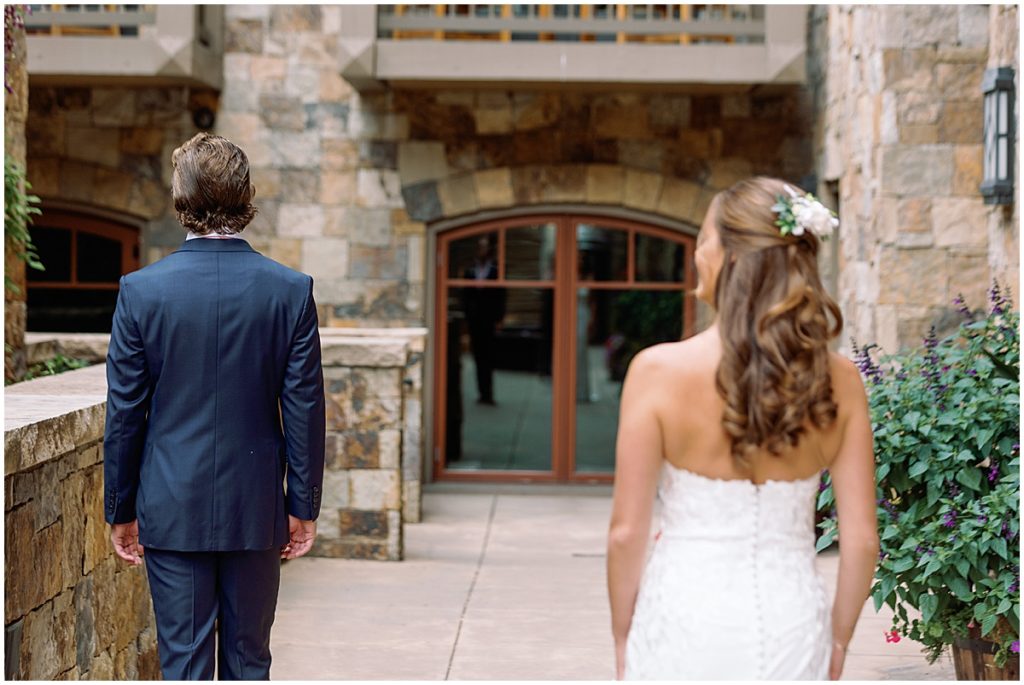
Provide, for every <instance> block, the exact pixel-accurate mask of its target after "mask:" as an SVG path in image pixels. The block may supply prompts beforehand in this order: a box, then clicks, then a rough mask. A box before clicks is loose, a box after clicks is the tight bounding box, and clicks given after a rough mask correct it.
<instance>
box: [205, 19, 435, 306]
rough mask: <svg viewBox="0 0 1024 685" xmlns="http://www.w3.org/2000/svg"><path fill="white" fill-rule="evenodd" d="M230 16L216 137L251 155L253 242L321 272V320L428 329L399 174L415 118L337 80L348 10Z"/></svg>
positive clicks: (417, 248)
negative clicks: (255, 207)
mask: <svg viewBox="0 0 1024 685" xmlns="http://www.w3.org/2000/svg"><path fill="white" fill-rule="evenodd" d="M225 12H226V45H225V53H224V77H225V78H224V90H223V92H222V93H221V96H220V111H219V113H218V118H217V125H216V132H217V133H219V134H221V135H223V136H225V137H227V138H229V139H231V140H233V141H235V142H236V143H238V144H239V145H240V146H241V147H242V148H243V149H244V150H245V151H246V153H247V154H248V155H249V161H250V164H251V166H252V179H253V184H254V185H255V186H256V204H257V205H258V207H259V209H260V214H259V215H258V216H257V218H256V220H255V221H254V222H253V224H252V225H251V226H250V227H249V228H248V229H246V237H247V238H249V239H250V241H251V242H252V244H253V246H254V247H255V248H256V249H257V250H260V251H261V252H264V253H265V254H267V255H268V256H270V257H271V258H273V259H276V260H277V261H280V262H282V263H283V264H286V265H288V266H290V267H292V268H295V269H299V270H301V271H304V272H306V273H308V274H310V275H312V276H313V278H314V281H315V286H314V288H315V290H314V296H315V297H316V299H317V303H318V305H319V313H320V324H321V325H322V326H341V325H352V324H358V325H363V326H374V325H388V326H394V325H420V324H422V316H423V313H422V312H423V297H424V295H423V293H424V290H423V282H424V275H423V271H424V269H423V259H424V256H423V240H424V236H423V226H422V225H421V224H415V223H414V222H409V221H408V219H407V217H405V213H404V210H403V200H402V195H401V190H400V187H399V183H398V173H397V171H396V168H397V164H398V143H399V141H402V140H405V139H407V138H408V136H409V121H408V118H407V117H406V116H405V115H404V114H400V113H398V112H396V111H395V107H394V104H393V98H392V96H391V94H390V93H388V92H384V93H373V94H369V93H368V94H362V95H361V94H358V93H356V92H354V91H353V90H352V87H351V86H350V85H349V84H348V83H347V82H346V81H345V80H344V79H342V78H341V76H340V75H339V68H338V58H337V44H338V37H339V33H340V29H341V10H340V8H338V7H331V6H318V5H274V6H268V5H231V6H228V7H227V8H226V10H225Z"/></svg>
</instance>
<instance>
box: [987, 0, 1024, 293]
mask: <svg viewBox="0 0 1024 685" xmlns="http://www.w3.org/2000/svg"><path fill="white" fill-rule="evenodd" d="M988 31H989V43H988V63H987V65H986V68H988V69H994V68H996V67H1006V66H1011V67H1013V70H1014V74H1015V76H1016V78H1015V83H1014V85H1015V86H1016V88H1015V90H1016V93H1017V103H1016V106H1017V111H1016V114H1017V117H1018V121H1019V120H1020V61H1019V58H1018V55H1019V53H1018V45H1019V44H1020V16H1019V8H1018V6H1017V5H989V24H988ZM1015 133H1016V142H1015V143H1014V150H1015V151H1016V153H1017V154H1016V156H1015V157H1014V159H1013V165H1014V172H1013V177H1014V178H1015V179H1016V183H1017V188H1020V187H1021V177H1020V126H1019V125H1018V126H1017V128H1016V129H1015ZM1018 197H1020V195H1019V192H1018ZM988 218H989V222H988V264H989V268H990V269H991V270H992V276H993V278H998V279H999V281H1000V282H1001V283H1003V285H1006V286H1010V287H1019V285H1018V284H1019V283H1020V203H1018V202H1015V203H1013V204H1012V205H1009V206H1007V207H1001V208H999V209H998V210H995V211H992V212H989V215H988ZM1014 300H1015V301H1016V303H1017V306H1018V307H1019V306H1020V293H1019V292H1016V291H1014Z"/></svg>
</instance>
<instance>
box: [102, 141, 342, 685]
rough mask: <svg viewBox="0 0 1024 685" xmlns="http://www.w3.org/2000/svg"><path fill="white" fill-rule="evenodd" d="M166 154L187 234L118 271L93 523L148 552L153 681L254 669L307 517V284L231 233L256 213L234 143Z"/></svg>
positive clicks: (255, 674) (265, 673)
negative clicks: (159, 674)
mask: <svg viewBox="0 0 1024 685" xmlns="http://www.w3.org/2000/svg"><path fill="white" fill-rule="evenodd" d="M172 165H173V168H174V173H173V180H172V194H173V199H174V208H175V210H176V211H177V214H178V220H179V221H180V222H181V223H182V225H183V226H184V227H185V228H186V229H188V230H189V233H188V237H187V238H186V240H185V241H184V243H183V244H182V245H181V247H180V248H178V250H177V251H176V252H174V253H172V254H170V255H168V256H167V257H165V258H164V259H162V260H160V261H159V262H156V263H155V264H151V265H150V266H147V267H146V268H144V269H142V270H140V271H136V272H133V273H130V274H128V275H126V276H123V277H122V278H121V282H120V290H119V292H118V298H117V307H116V309H115V311H114V320H113V329H112V331H111V335H110V346H109V350H108V354H107V386H108V392H107V415H106V431H105V435H104V441H103V452H104V464H103V466H104V471H103V478H104V487H105V514H106V520H107V523H109V524H110V525H111V541H112V542H113V545H114V550H115V552H116V553H117V555H118V556H119V557H120V558H121V559H123V560H124V561H126V562H128V563H131V564H135V565H138V564H141V563H142V557H143V554H145V561H146V571H147V575H148V577H149V587H150V592H151V594H152V596H153V609H154V612H155V614H156V626H157V643H158V649H159V653H160V666H161V669H162V671H163V677H164V679H167V680H206V679H212V678H213V677H214V671H215V670H216V672H217V675H218V676H219V677H220V678H221V679H224V680H238V679H245V680H265V679H268V678H269V677H270V629H271V626H272V625H273V622H274V613H275V610H276V607H277V594H278V588H279V584H280V578H281V559H284V558H287V559H294V558H296V557H299V556H302V555H303V554H305V553H306V552H308V551H309V550H310V548H311V547H312V546H313V541H314V538H315V537H316V519H317V517H318V515H319V512H320V499H321V494H320V489H321V487H322V485H323V471H324V430H325V414H324V382H323V371H322V369H321V365H320V336H319V332H318V327H317V314H316V303H315V302H314V301H313V279H312V278H310V277H309V276H307V275H306V274H302V273H299V272H297V271H293V270H291V269H289V268H287V267H284V266H282V265H280V264H278V263H277V262H274V261H272V260H270V259H268V258H266V257H264V256H263V255H261V254H260V253H258V252H256V251H255V250H254V249H252V247H251V246H250V245H249V243H248V242H246V241H245V240H243V239H242V238H240V237H239V235H238V234H239V233H240V232H241V231H242V230H243V229H244V228H245V227H246V225H247V224H248V223H249V222H250V221H251V220H252V218H253V217H254V216H255V214H256V208H255V207H254V206H253V205H252V204H251V200H252V196H253V193H254V188H253V187H252V185H250V182H249V161H248V159H247V158H246V156H245V153H244V152H243V151H242V150H241V149H239V148H238V147H237V146H235V145H234V144H232V143H231V142H229V141H228V140H225V139H224V138H221V137H220V136H213V135H209V134H206V133H200V134H198V135H196V136H195V137H194V138H192V139H191V140H189V141H188V142H187V143H185V144H184V145H182V146H181V147H179V148H178V149H177V150H175V151H174V154H173V157H172ZM285 481H287V493H285V490H284V482H285ZM123 599H124V600H125V601H127V598H123ZM218 643H219V644H218ZM215 667H216V668H215Z"/></svg>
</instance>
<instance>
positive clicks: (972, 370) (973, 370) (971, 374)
mask: <svg viewBox="0 0 1024 685" xmlns="http://www.w3.org/2000/svg"><path fill="white" fill-rule="evenodd" d="M967 375H968V376H975V377H976V376H977V375H978V372H977V371H976V370H975V369H967Z"/></svg>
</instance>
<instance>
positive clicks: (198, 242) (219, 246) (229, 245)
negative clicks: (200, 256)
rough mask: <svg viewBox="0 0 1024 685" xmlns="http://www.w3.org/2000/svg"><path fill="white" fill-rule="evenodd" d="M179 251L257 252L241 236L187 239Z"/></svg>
mask: <svg viewBox="0 0 1024 685" xmlns="http://www.w3.org/2000/svg"><path fill="white" fill-rule="evenodd" d="M177 251H178V252H255V251H256V250H254V249H252V245H250V244H249V243H248V242H246V241H244V240H242V239H241V238H195V239H193V240H186V241H185V242H184V243H182V245H181V247H179V248H178V250H177Z"/></svg>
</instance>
